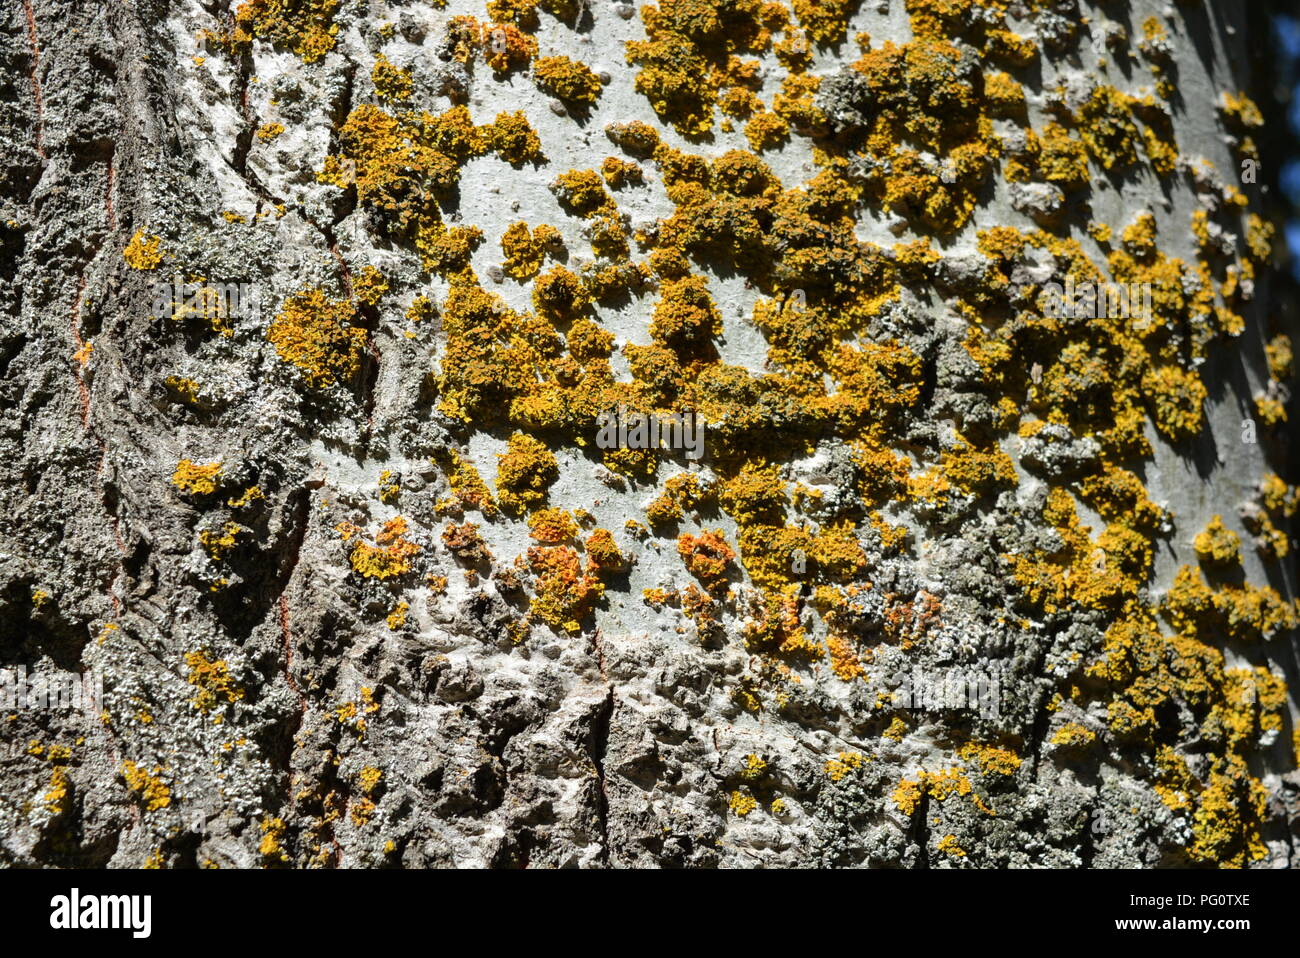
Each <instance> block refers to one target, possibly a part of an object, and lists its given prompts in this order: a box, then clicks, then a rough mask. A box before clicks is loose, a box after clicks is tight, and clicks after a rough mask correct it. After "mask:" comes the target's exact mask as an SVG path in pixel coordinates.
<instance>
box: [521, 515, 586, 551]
mask: <svg viewBox="0 0 1300 958" xmlns="http://www.w3.org/2000/svg"><path fill="white" fill-rule="evenodd" d="M528 531H529V534H530V535H531V536H532V537H533V538H534V539H536V540H537V541H538V542H542V543H545V544H547V545H559V544H561V543H564V542H570V541H572V539H573V538H574V536H576V535H577V534H578V524H577V523H576V522H574V521H573V516H571V515H570V514H569V513H568V511H567V510H564V509H538V510H537V511H536V512H534V513H532V514H531V515H530V516H529V517H528Z"/></svg>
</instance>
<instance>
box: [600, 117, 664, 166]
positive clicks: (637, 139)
mask: <svg viewBox="0 0 1300 958" xmlns="http://www.w3.org/2000/svg"><path fill="white" fill-rule="evenodd" d="M605 135H606V136H608V137H609V138H610V140H612V141H613V142H614V143H617V144H618V145H619V146H620V147H621V148H622V149H624V150H625V151H627V152H628V153H630V154H631V155H632V156H636V157H642V158H644V157H648V156H650V155H651V154H652V153H654V151H655V148H656V147H657V146H658V145H659V131H658V130H656V129H655V128H654V127H653V126H651V125H650V124H648V123H642V122H641V121H640V120H631V121H630V122H627V123H611V124H609V125H608V126H606V127H605Z"/></svg>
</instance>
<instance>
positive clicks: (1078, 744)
mask: <svg viewBox="0 0 1300 958" xmlns="http://www.w3.org/2000/svg"><path fill="white" fill-rule="evenodd" d="M1096 740H1097V733H1096V732H1093V731H1091V730H1090V729H1087V728H1085V727H1084V726H1082V725H1080V724H1079V723H1078V722H1066V723H1065V724H1064V725H1062V726H1061V727H1060V728H1058V729H1057V730H1056V731H1055V732H1053V733H1052V737H1051V739H1050V741H1051V743H1052V744H1053V745H1056V746H1059V747H1061V748H1083V747H1085V746H1087V745H1091V744H1092V743H1093V742H1095V741H1096Z"/></svg>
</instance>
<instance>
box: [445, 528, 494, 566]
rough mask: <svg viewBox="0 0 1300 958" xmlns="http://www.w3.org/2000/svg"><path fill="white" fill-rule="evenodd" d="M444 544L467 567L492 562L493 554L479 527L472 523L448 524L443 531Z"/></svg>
mask: <svg viewBox="0 0 1300 958" xmlns="http://www.w3.org/2000/svg"><path fill="white" fill-rule="evenodd" d="M442 544H443V545H445V546H446V547H447V549H448V551H450V552H451V554H452V555H454V556H455V557H456V558H457V559H458V560H459V561H461V562H463V563H465V564H466V565H471V566H475V565H487V564H489V563H491V562H492V553H491V552H490V551H489V550H488V547H487V543H486V542H484V541H483V537H482V536H481V535H479V533H478V526H477V525H475V524H474V523H472V522H465V523H462V524H460V525H456V524H455V523H454V522H449V523H447V527H446V528H445V529H443V530H442Z"/></svg>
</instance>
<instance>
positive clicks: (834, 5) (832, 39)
mask: <svg viewBox="0 0 1300 958" xmlns="http://www.w3.org/2000/svg"><path fill="white" fill-rule="evenodd" d="M857 5H858V4H857V0H792V2H791V4H790V6H791V8H792V9H793V10H794V15H795V16H796V17H798V18H799V26H801V27H803V30H804V34H805V35H806V36H807V37H808V39H809V41H811V42H812V43H815V44H817V45H818V46H824V47H828V46H835V45H837V44H840V43H843V42H844V39H845V37H846V36H847V35H848V26H849V18H850V17H851V16H852V15H853V11H854V9H856V7H857Z"/></svg>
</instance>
